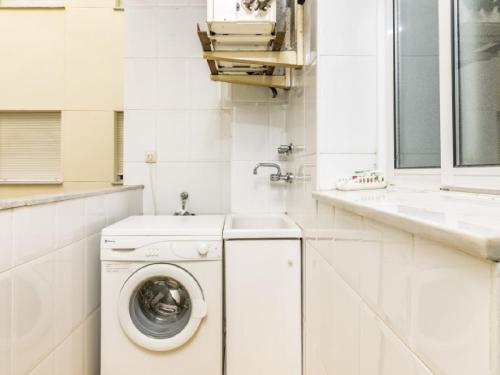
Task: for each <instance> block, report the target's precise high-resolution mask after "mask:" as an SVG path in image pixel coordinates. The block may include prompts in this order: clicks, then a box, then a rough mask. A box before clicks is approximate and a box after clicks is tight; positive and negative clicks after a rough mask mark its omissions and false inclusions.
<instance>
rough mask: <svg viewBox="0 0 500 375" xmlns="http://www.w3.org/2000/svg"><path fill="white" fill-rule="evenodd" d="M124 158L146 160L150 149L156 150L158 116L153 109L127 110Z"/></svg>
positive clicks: (136, 160) (137, 160)
mask: <svg viewBox="0 0 500 375" xmlns="http://www.w3.org/2000/svg"><path fill="white" fill-rule="evenodd" d="M123 147H124V150H123V160H124V161H126V162H127V161H134V162H144V159H145V154H146V152H148V151H156V117H155V112H153V111H143V110H142V111H125V132H124V145H123Z"/></svg>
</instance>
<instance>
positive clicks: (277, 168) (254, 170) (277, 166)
mask: <svg viewBox="0 0 500 375" xmlns="http://www.w3.org/2000/svg"><path fill="white" fill-rule="evenodd" d="M262 167H266V168H276V174H281V167H280V166H279V164H276V163H259V164H257V165H256V166H255V168H254V169H253V174H255V175H256V174H257V173H258V171H259V168H262Z"/></svg>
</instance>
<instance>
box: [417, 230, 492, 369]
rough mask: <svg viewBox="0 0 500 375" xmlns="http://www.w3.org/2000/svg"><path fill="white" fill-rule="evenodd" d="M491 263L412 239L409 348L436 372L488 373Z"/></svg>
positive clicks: (435, 244) (434, 244)
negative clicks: (413, 266) (411, 319)
mask: <svg viewBox="0 0 500 375" xmlns="http://www.w3.org/2000/svg"><path fill="white" fill-rule="evenodd" d="M491 267H493V266H492V264H490V263H488V262H485V261H481V260H478V259H475V258H472V257H471V256H468V255H466V254H463V253H461V252H458V251H456V250H454V249H449V248H446V247H444V246H441V245H439V244H437V243H435V242H431V241H426V240H423V239H420V238H416V239H415V277H414V283H413V285H412V316H413V324H412V347H413V348H414V350H415V351H417V352H418V353H420V355H421V357H422V358H423V360H424V361H425V362H426V363H428V364H429V367H430V368H431V369H432V370H433V371H434V372H436V373H443V374H454V375H466V374H471V373H474V374H478V375H480V374H481V375H482V374H489V373H490V370H489V353H490V332H491V331H490V303H489V301H490V287H491V284H490V276H491V274H492V268H491Z"/></svg>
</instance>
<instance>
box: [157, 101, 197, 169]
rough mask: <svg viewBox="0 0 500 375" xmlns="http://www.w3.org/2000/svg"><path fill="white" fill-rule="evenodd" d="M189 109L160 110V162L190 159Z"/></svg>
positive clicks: (158, 125) (158, 136) (158, 141)
mask: <svg viewBox="0 0 500 375" xmlns="http://www.w3.org/2000/svg"><path fill="white" fill-rule="evenodd" d="M190 115H192V113H191V112H190V111H188V110H170V111H168V110H164V111H158V112H157V114H156V116H157V125H156V144H157V156H158V161H159V162H165V161H188V160H189V147H190V141H191V138H190V126H189V116H190Z"/></svg>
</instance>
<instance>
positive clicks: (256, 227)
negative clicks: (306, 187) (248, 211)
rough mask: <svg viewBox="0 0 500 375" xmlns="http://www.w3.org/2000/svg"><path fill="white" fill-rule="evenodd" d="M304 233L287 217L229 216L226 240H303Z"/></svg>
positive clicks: (226, 226) (225, 231) (225, 232)
mask: <svg viewBox="0 0 500 375" xmlns="http://www.w3.org/2000/svg"><path fill="white" fill-rule="evenodd" d="M301 237H302V231H301V230H300V228H299V227H298V226H297V224H295V223H294V222H293V221H292V219H290V218H289V217H288V216H286V215H244V214H242V215H229V216H228V217H227V219H226V224H225V226H224V239H228V240H230V239H273V238H301Z"/></svg>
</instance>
